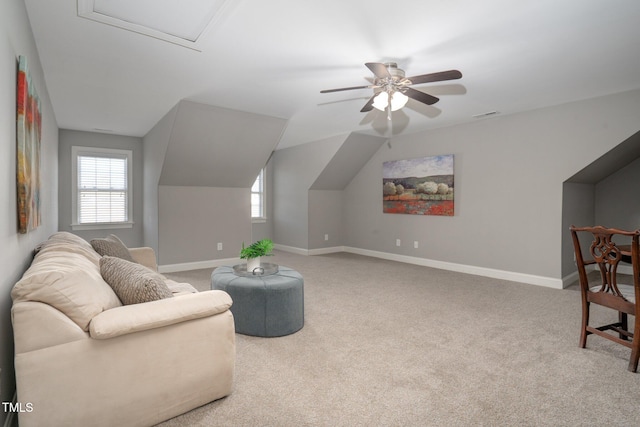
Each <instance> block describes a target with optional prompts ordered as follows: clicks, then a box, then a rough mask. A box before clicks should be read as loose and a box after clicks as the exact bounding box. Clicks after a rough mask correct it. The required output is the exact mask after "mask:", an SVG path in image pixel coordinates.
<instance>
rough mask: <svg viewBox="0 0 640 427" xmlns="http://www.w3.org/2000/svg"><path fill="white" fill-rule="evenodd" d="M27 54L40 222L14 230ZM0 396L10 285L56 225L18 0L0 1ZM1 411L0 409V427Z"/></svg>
mask: <svg viewBox="0 0 640 427" xmlns="http://www.w3.org/2000/svg"><path fill="white" fill-rule="evenodd" d="M19 55H24V56H26V57H27V61H28V65H29V71H30V74H31V79H32V82H33V84H34V86H35V88H36V91H37V93H38V96H39V98H40V103H41V104H40V108H41V113H42V119H43V122H42V138H41V165H40V166H41V197H42V199H41V209H42V225H40V227H38V228H37V229H36V230H35V231H32V232H30V233H28V234H18V224H17V202H16V82H17V64H18V62H17V61H18V56H19ZM0 140H1V141H2V144H0V159H1V160H0V161H1V162H2V163H1V165H2V167H0V170H1V171H2V172H1V174H2V179H0V183H1V184H0V200H2V204H1V205H2V209H1V210H0V227H1V232H0V233H1V237H0V259H2V276H1V277H0V369H1V370H2V372H1V373H0V377H1V380H0V400H1V401H3V402H8V401H11V399H12V397H13V393H14V391H15V379H14V371H13V333H12V327H11V317H10V316H11V302H12V301H11V296H10V292H11V288H12V287H13V285H14V284H15V282H17V281H18V280H19V279H20V277H21V276H22V273H23V272H24V271H25V270H26V268H27V267H28V266H29V263H30V262H31V259H32V253H33V248H34V247H35V246H36V245H37V244H38V243H39V242H41V241H43V240H46V239H47V238H48V237H49V236H50V235H51V234H52V233H53V232H55V231H56V229H57V226H58V127H57V125H56V119H55V116H54V113H53V109H52V107H51V102H50V100H49V94H48V92H47V87H46V85H45V80H44V76H43V72H42V68H41V66H40V59H39V58H38V52H37V50H36V46H35V42H34V41H33V36H32V33H31V27H30V24H29V19H28V18H27V12H26V10H25V7H24V3H23V2H22V1H3V2H1V3H0ZM6 417H7V414H6V413H5V412H4V411H0V425H2V424H4V422H5V419H6Z"/></svg>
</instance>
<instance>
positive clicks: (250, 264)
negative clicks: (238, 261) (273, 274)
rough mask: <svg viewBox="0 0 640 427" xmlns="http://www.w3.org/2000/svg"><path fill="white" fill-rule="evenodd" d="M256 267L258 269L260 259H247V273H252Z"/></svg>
mask: <svg viewBox="0 0 640 427" xmlns="http://www.w3.org/2000/svg"><path fill="white" fill-rule="evenodd" d="M258 267H260V257H257V258H248V259H247V273H252V272H253V270H255V269H256V268H258Z"/></svg>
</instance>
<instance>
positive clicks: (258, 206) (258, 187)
mask: <svg viewBox="0 0 640 427" xmlns="http://www.w3.org/2000/svg"><path fill="white" fill-rule="evenodd" d="M264 175H265V171H264V168H262V170H260V173H259V174H258V177H257V178H256V180H255V182H254V183H253V185H252V186H251V218H253V219H264V218H265V217H266V215H265V207H264V200H265V190H264V189H265V182H264V178H265V177H264Z"/></svg>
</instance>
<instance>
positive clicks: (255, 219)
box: [249, 166, 267, 224]
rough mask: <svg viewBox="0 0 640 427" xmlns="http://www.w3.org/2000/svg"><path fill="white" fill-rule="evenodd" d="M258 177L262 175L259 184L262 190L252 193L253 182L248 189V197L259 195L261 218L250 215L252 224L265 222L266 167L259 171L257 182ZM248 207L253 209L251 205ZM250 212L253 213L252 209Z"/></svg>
mask: <svg viewBox="0 0 640 427" xmlns="http://www.w3.org/2000/svg"><path fill="white" fill-rule="evenodd" d="M260 175H262V182H261V184H262V185H261V187H262V188H261V189H260V191H253V184H255V181H254V182H253V184H252V185H251V188H250V189H249V192H250V196H253V195H254V194H259V195H260V201H261V204H262V215H261V216H253V212H252V214H251V222H252V223H254V224H259V223H264V222H267V167H266V166H265V167H263V168H262V169H260V173H259V174H258V176H256V181H257V180H258V178H260ZM250 207H251V208H253V204H252V203H250ZM251 210H252V211H253V209H251Z"/></svg>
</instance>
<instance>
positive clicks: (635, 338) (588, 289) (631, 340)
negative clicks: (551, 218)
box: [571, 226, 640, 372]
mask: <svg viewBox="0 0 640 427" xmlns="http://www.w3.org/2000/svg"><path fill="white" fill-rule="evenodd" d="M582 235H585V237H582V241H583V244H584V246H585V247H586V236H587V235H588V236H589V238H592V239H593V241H592V242H591V245H590V246H589V250H588V252H586V255H588V259H586V260H585V258H584V255H585V254H584V253H583V251H582V250H581V246H580V236H582ZM639 236H640V230H636V231H624V230H619V229H615V228H605V227H602V226H596V227H574V226H571V237H572V239H573V246H574V249H575V254H576V264H577V266H578V274H579V275H580V290H581V294H582V329H581V332H580V347H582V348H585V347H586V345H587V336H588V335H591V334H596V335H599V336H601V337H604V338H606V339H608V340H611V341H613V342H616V343H618V344H622V345H624V346H626V347H629V348H630V349H631V357H630V358H629V368H628V369H629V371H631V372H636V371H637V369H638V358H639V357H640V351H639V350H640V333H637V334H635V335H634V332H638V331H640V315H639V314H640V313H639V312H638V305H637V304H636V301H638V300H639V299H640V252H639V250H640V249H639V246H638V238H639ZM623 259H624V260H625V261H627V262H628V261H631V265H632V267H633V278H632V279H630V280H629V281H630V282H633V283H630V284H622V283H618V265H619V264H620V262H623ZM589 265H595V266H597V270H599V272H600V279H601V283H598V284H595V283H593V284H592V285H589V278H588V276H587V268H586V267H587V266H589ZM591 303H593V304H598V305H601V306H604V307H608V308H611V309H613V310H616V311H617V312H618V321H617V322H616V323H611V324H608V325H603V326H598V327H593V326H589V308H590V305H591ZM629 314H631V315H633V316H634V319H635V325H634V329H633V332H632V331H630V330H629V327H628V323H627V315H629ZM610 331H612V332H610Z"/></svg>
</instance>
